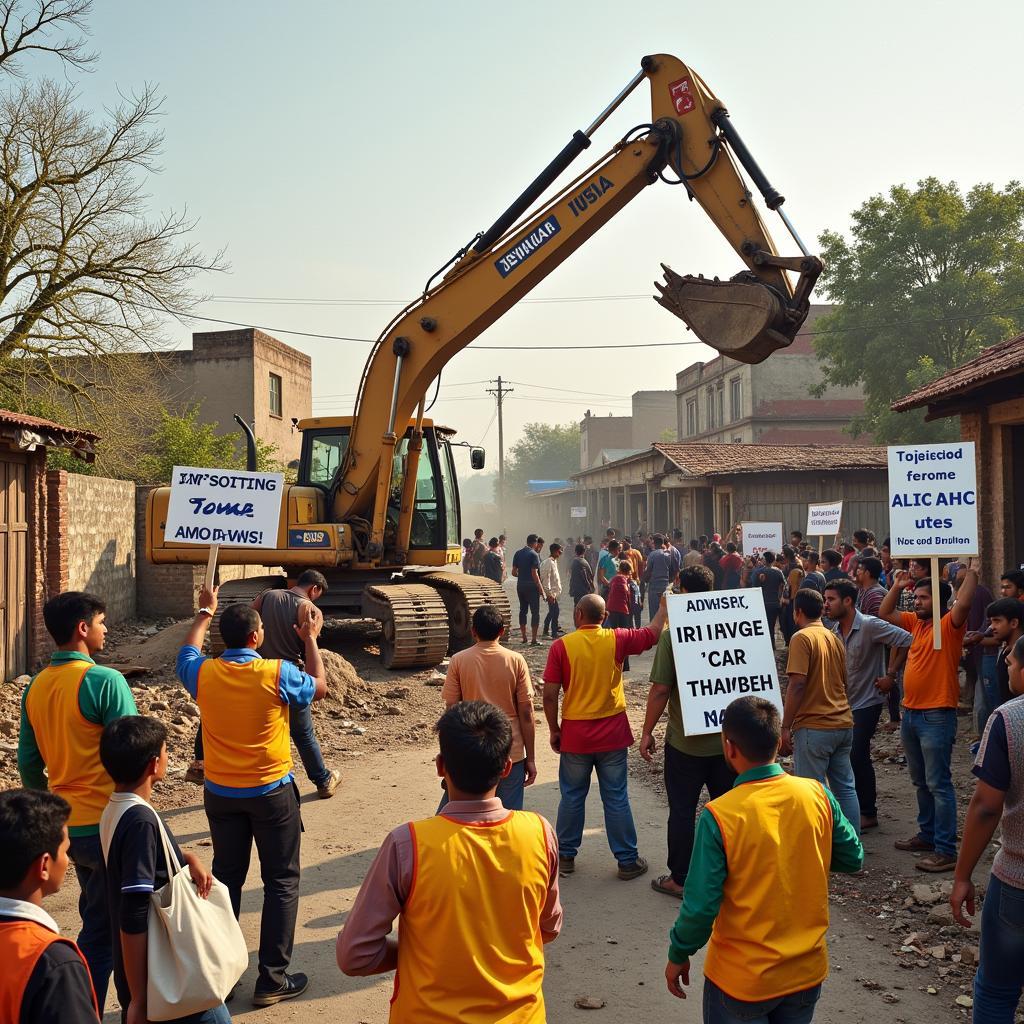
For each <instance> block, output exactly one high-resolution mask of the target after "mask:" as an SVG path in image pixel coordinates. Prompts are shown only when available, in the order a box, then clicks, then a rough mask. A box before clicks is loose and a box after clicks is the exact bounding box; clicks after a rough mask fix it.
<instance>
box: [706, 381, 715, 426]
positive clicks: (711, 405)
mask: <svg viewBox="0 0 1024 1024" xmlns="http://www.w3.org/2000/svg"><path fill="white" fill-rule="evenodd" d="M707 399H708V430H714V429H715V389H714V388H708V393H707Z"/></svg>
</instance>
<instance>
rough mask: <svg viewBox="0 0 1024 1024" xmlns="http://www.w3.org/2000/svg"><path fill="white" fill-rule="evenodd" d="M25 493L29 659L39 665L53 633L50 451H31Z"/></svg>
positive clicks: (46, 651)
mask: <svg viewBox="0 0 1024 1024" xmlns="http://www.w3.org/2000/svg"><path fill="white" fill-rule="evenodd" d="M26 488H27V494H26V495H25V499H26V505H27V511H28V516H27V519H28V537H29V541H28V543H29V552H28V595H27V596H28V609H27V612H28V662H29V667H30V668H33V669H34V668H35V667H36V666H37V665H39V664H40V663H41V662H42V661H43V660H44V659H45V658H46V657H47V655H48V654H49V652H50V649H51V647H52V643H51V641H50V635H49V634H48V633H47V632H46V624H45V623H44V622H43V605H44V604H45V603H46V600H47V598H48V597H49V592H48V586H47V580H46V551H47V537H48V524H47V521H46V451H45V449H43V448H40V449H39V450H38V451H35V452H32V453H30V454H29V464H28V479H27V481H26Z"/></svg>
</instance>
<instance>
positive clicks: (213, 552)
mask: <svg viewBox="0 0 1024 1024" xmlns="http://www.w3.org/2000/svg"><path fill="white" fill-rule="evenodd" d="M219 551H220V545H219V544H211V545H210V557H209V558H208V559H207V560H206V589H207V590H213V580H214V577H215V576H216V575H217V554H218V552H219Z"/></svg>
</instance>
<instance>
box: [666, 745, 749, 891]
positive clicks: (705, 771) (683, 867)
mask: <svg viewBox="0 0 1024 1024" xmlns="http://www.w3.org/2000/svg"><path fill="white" fill-rule="evenodd" d="M735 778H736V773H735V772H734V771H733V770H732V769H731V768H730V767H729V763H728V762H727V761H726V760H725V756H724V755H722V754H718V755H716V756H714V757H694V756H693V755H692V754H684V753H683V752H682V751H681V750H676V748H675V747H673V746H670V745H669V744H668V743H666V744H665V794H666V795H667V796H668V870H669V872H670V873H671V875H672V881H673V882H675V883H676V885H685V884H686V873H687V871H689V870H690V857H691V856H692V855H693V835H694V832H695V830H696V824H697V803H698V801H699V800H700V793H701V790H702V789H703V788H704V787H705V786H707V790H708V796H709V798H710V799H712V800H714V798H715V797H717V796H722V795H723V794H724V793H728V792H729V790H730V789H732V784H733V781H734V780H735Z"/></svg>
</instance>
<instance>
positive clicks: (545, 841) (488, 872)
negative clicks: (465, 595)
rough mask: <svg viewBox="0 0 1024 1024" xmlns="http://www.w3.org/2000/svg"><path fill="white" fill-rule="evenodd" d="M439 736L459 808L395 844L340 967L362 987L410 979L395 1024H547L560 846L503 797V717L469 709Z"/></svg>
mask: <svg viewBox="0 0 1024 1024" xmlns="http://www.w3.org/2000/svg"><path fill="white" fill-rule="evenodd" d="M437 736H438V741H439V744H440V748H441V750H440V753H439V754H438V755H437V758H436V763H437V773H438V775H442V776H443V777H444V780H445V783H446V784H447V787H448V794H449V796H450V797H451V802H450V803H449V804H448V805H447V806H446V807H445V809H444V813H443V814H437V815H435V816H434V817H433V818H427V819H425V820H423V821H411V822H408V823H407V824H404V825H400V826H399V827H398V828H396V829H394V831H392V832H391V834H390V835H388V836H387V838H386V839H385V840H384V842H383V844H382V845H381V848H380V850H378V852H377V856H376V857H375V858H374V861H373V864H372V865H371V866H370V870H369V872H368V873H367V875H366V878H365V879H364V880H363V884H362V886H361V887H360V889H359V895H358V896H356V900H355V903H353V904H352V909H351V910H350V911H349V914H348V917H347V918H346V920H345V927H344V929H343V930H342V932H341V934H340V935H339V936H338V944H337V959H338V966H339V967H340V968H341V970H342V971H343V972H344V973H345V974H347V975H350V976H354V977H365V976H368V975H373V974H383V973H384V972H386V971H392V970H395V968H396V967H397V968H398V970H397V973H396V974H395V991H394V995H393V997H392V1000H391V1011H390V1014H389V1017H388V1019H389V1020H390V1021H391V1024H447V1022H450V1021H459V1022H460V1024H492V1022H493V1021H496V1020H498V1019H499V1018H500V1019H501V1020H506V1021H517V1022H519V1024H543V1022H544V1020H545V1019H546V1018H545V1015H544V993H543V990H542V984H543V981H544V944H545V943H548V942H551V941H552V940H554V939H555V938H557V937H558V933H559V931H561V928H562V906H561V903H560V902H559V898H558V844H557V843H556V841H555V837H554V834H553V832H552V830H551V826H550V825H549V824H548V823H547V821H545V820H544V819H543V818H542V817H541V816H540V815H539V814H533V813H531V812H530V811H509V810H506V809H505V808H504V807H502V805H501V801H500V800H497V799H496V798H495V796H494V793H495V790H496V789H497V787H498V782H499V781H500V779H501V778H502V777H504V776H507V775H508V773H509V771H510V770H511V768H512V762H511V760H510V759H509V750H510V748H511V746H512V730H511V728H510V727H509V721H508V717H507V716H506V715H505V714H504V713H503V712H501V711H500V710H498V708H496V707H494V706H493V705H491V704H486V703H484V702H483V701H463V702H462V703H460V704H455V705H453V706H452V707H450V708H449V709H448V710H447V711H446V712H445V713H444V714H443V715H442V716H441V719H440V721H439V722H438V723H437ZM396 917H398V918H400V920H401V924H400V927H399V930H398V936H397V938H396V937H393V936H392V935H391V931H392V927H393V924H394V920H395V918H396Z"/></svg>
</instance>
